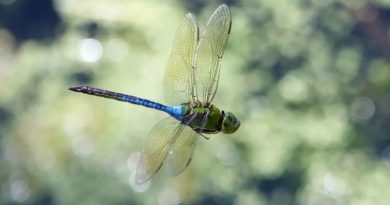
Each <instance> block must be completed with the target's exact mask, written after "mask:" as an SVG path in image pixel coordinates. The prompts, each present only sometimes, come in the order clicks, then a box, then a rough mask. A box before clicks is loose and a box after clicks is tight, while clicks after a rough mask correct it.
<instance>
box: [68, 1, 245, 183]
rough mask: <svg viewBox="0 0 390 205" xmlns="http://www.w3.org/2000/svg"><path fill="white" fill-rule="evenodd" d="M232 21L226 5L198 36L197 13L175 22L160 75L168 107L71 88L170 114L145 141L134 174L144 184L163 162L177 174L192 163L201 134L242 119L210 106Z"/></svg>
mask: <svg viewBox="0 0 390 205" xmlns="http://www.w3.org/2000/svg"><path fill="white" fill-rule="evenodd" d="M231 25H232V20H231V16H230V11H229V8H228V6H226V5H225V4H222V5H220V6H219V7H218V8H217V9H216V10H215V11H214V13H213V14H212V15H211V17H210V19H209V20H208V22H207V26H206V29H205V30H204V31H203V32H202V34H201V35H200V36H199V30H198V29H199V28H198V24H197V21H196V19H195V17H194V16H193V15H192V14H190V13H188V14H187V15H186V16H185V18H184V19H183V21H182V22H181V24H180V25H179V27H178V29H177V32H176V36H175V40H174V43H173V48H172V54H171V56H170V58H169V60H168V65H167V68H166V71H165V76H164V87H163V90H164V95H165V99H166V101H167V103H169V104H170V105H173V106H167V105H163V104H160V103H156V102H153V101H149V100H146V99H142V98H138V97H135V96H130V95H125V94H121V93H116V92H111V91H107V90H102V89H98V88H93V87H90V86H78V87H71V88H69V89H70V90H72V91H76V92H81V93H85V94H89V95H94V96H99V97H105V98H110V99H115V100H119V101H123V102H129V103H132V104H137V105H143V106H146V107H149V108H153V109H156V110H160V111H163V112H166V113H168V114H169V115H170V116H169V117H167V118H165V119H163V120H161V121H160V122H158V123H157V124H156V125H155V126H154V127H153V128H152V130H151V132H150V133H149V136H148V137H147V139H146V142H145V144H144V149H143V151H142V154H141V158H140V160H139V162H138V165H137V168H136V174H135V180H136V183H137V184H142V183H144V182H146V181H148V180H149V179H151V178H152V176H153V175H154V174H155V173H157V172H158V170H159V169H160V168H161V166H162V164H163V162H164V161H166V164H167V170H168V174H169V175H171V176H176V175H178V174H180V173H181V172H182V171H183V170H184V169H185V168H186V167H187V166H188V165H189V163H190V162H191V158H192V155H193V152H194V149H195V145H196V143H197V141H198V139H199V138H200V137H201V136H202V137H204V138H206V139H208V137H206V136H205V135H204V134H213V133H218V132H223V133H225V134H231V133H234V132H235V131H236V130H237V129H238V128H239V127H240V121H239V120H238V119H237V118H236V116H235V115H234V114H233V113H231V112H225V111H223V110H222V111H221V110H220V109H219V108H217V107H216V106H215V105H213V104H212V102H213V100H214V97H215V94H216V92H217V88H218V81H219V75H220V70H221V65H220V63H221V59H222V55H223V52H224V49H225V46H226V43H227V40H228V37H229V34H230V29H231Z"/></svg>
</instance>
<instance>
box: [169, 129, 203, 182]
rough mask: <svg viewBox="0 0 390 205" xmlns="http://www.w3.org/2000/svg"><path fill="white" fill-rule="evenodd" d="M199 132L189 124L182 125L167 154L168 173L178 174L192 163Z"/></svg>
mask: <svg viewBox="0 0 390 205" xmlns="http://www.w3.org/2000/svg"><path fill="white" fill-rule="evenodd" d="M198 139H199V134H198V133H196V132H195V131H194V130H193V129H191V128H190V127H188V126H185V125H182V126H181V127H180V130H179V131H178V132H177V133H176V136H175V142H174V143H172V144H171V146H170V149H169V151H168V156H167V169H168V174H169V175H171V176H176V175H178V174H180V173H181V172H182V171H184V169H185V168H186V167H187V166H188V165H189V164H190V162H191V159H192V154H193V153H194V149H195V145H196V142H197V141H198Z"/></svg>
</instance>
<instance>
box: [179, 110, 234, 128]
mask: <svg viewBox="0 0 390 205" xmlns="http://www.w3.org/2000/svg"><path fill="white" fill-rule="evenodd" d="M182 109H183V113H184V114H185V116H184V118H183V120H182V121H181V123H182V124H184V125H187V126H190V127H191V128H192V129H193V130H195V131H196V132H198V133H206V134H212V133H218V132H221V131H222V132H223V133H233V132H234V131H236V130H237V129H238V127H239V126H240V123H239V121H238V120H237V119H236V117H235V116H234V115H233V114H232V113H230V112H228V113H225V112H224V111H220V109H219V108H217V107H216V106H215V105H213V104H210V105H207V106H206V105H203V104H202V103H196V104H194V105H191V104H188V103H185V104H182Z"/></svg>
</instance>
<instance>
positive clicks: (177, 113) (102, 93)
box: [69, 86, 184, 120]
mask: <svg viewBox="0 0 390 205" xmlns="http://www.w3.org/2000/svg"><path fill="white" fill-rule="evenodd" d="M69 89H70V90H72V91H75V92H81V93H85V94H88V95H94V96H98V97H104V98H109V99H114V100H119V101H122V102H128V103H132V104H136V105H142V106H145V107H149V108H153V109H156V110H160V111H164V112H166V113H168V114H169V115H171V116H172V117H174V118H175V119H177V120H182V119H183V117H184V112H183V109H182V105H179V106H166V105H163V104H160V103H156V102H153V101H150V100H146V99H143V98H139V97H135V96H131V95H126V94H122V93H116V92H112V91H108V90H102V89H99V88H94V87H90V86H79V87H72V88H69Z"/></svg>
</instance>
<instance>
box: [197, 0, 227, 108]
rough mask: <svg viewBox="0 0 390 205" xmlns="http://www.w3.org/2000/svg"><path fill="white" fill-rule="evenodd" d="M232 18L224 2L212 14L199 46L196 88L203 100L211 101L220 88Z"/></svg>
mask: <svg viewBox="0 0 390 205" xmlns="http://www.w3.org/2000/svg"><path fill="white" fill-rule="evenodd" d="M231 24H232V19H231V16H230V11H229V8H228V7H227V6H226V5H225V4H222V5H220V6H219V7H218V8H217V9H216V10H215V11H214V13H213V14H212V15H211V17H210V19H209V21H208V22H207V27H206V30H205V31H204V32H203V33H202V35H201V37H200V40H199V44H198V48H197V65H196V86H197V88H196V90H197V92H198V97H199V98H200V100H201V101H202V102H208V103H211V102H212V101H213V99H214V96H215V93H216V92H217V88H218V80H219V72H220V61H221V58H222V55H223V52H224V49H225V47H226V42H227V40H228V38H229V34H230V28H231Z"/></svg>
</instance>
